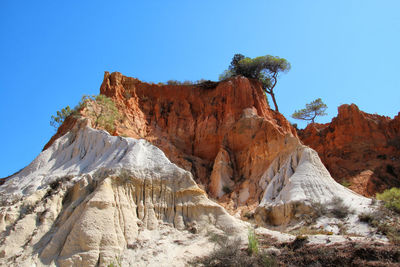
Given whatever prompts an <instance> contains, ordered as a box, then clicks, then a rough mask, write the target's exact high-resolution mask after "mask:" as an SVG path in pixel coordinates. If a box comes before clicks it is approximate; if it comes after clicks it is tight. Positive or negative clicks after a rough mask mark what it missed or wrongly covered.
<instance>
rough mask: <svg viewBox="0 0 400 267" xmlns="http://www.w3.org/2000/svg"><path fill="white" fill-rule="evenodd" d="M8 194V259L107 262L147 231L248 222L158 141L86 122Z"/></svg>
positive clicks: (3, 250) (4, 216) (2, 190)
mask: <svg viewBox="0 0 400 267" xmlns="http://www.w3.org/2000/svg"><path fill="white" fill-rule="evenodd" d="M0 194H1V196H2V206H1V207H0V227H1V229H2V230H3V231H2V233H1V237H0V264H2V265H10V264H17V265H21V266H32V265H34V264H36V265H37V266H42V265H55V264H56V265H58V266H98V265H99V266H107V265H108V264H109V263H110V262H113V261H114V260H115V256H116V255H117V256H118V255H124V253H125V252H126V251H127V250H129V249H130V248H132V249H134V248H135V247H137V242H138V237H139V236H140V233H141V232H143V231H149V233H152V232H153V233H157V231H158V230H159V229H160V227H162V228H163V229H165V227H171V229H177V230H184V229H187V230H189V231H191V232H199V231H202V229H204V228H205V227H207V228H210V227H211V228H212V227H214V229H219V230H224V231H226V232H229V233H232V234H233V233H238V232H241V230H243V228H244V229H245V227H246V226H245V225H244V223H242V222H240V221H238V220H237V219H234V218H233V217H231V216H230V215H229V214H228V213H227V212H226V211H225V210H224V209H223V208H222V207H221V206H219V205H218V204H216V203H214V202H212V201H210V200H209V199H208V198H207V196H206V194H205V192H204V191H203V190H201V189H200V188H199V187H198V186H197V185H196V183H195V182H194V180H193V178H192V175H191V173H190V172H187V171H185V170H183V169H181V168H179V167H177V166H176V165H174V164H173V163H171V162H170V161H169V160H168V159H167V158H166V156H165V155H164V153H163V152H162V151H161V150H160V149H158V148H157V147H155V146H153V145H151V144H150V143H148V142H146V141H145V140H135V139H132V138H123V137H114V136H110V135H109V134H108V133H106V132H104V131H99V130H94V129H92V128H90V127H88V126H87V125H86V122H85V121H80V122H78V123H77V125H76V126H75V127H74V129H73V130H72V131H70V132H68V133H67V134H66V135H64V136H63V137H61V138H59V139H58V140H56V141H55V142H54V143H53V144H52V146H51V147H49V148H48V149H47V150H45V151H43V152H42V153H40V155H39V156H38V157H37V158H36V159H35V160H34V161H33V162H32V163H31V164H30V165H29V166H27V167H26V168H25V169H23V170H22V171H21V172H19V173H17V174H16V175H14V176H13V177H11V178H10V179H9V180H8V181H6V183H5V184H4V185H3V186H1V187H0ZM242 232H245V231H242ZM159 235H160V234H155V236H159ZM152 242H155V241H154V240H152ZM171 242H172V241H171ZM203 242H204V241H203ZM193 247H196V246H193ZM205 247H207V246H205ZM125 254H126V255H129V254H132V253H125ZM133 254H135V253H133ZM136 254H137V253H136ZM196 254H197V255H198V254H199V253H196ZM200 254H201V253H200Z"/></svg>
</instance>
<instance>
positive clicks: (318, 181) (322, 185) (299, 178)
mask: <svg viewBox="0 0 400 267" xmlns="http://www.w3.org/2000/svg"><path fill="white" fill-rule="evenodd" d="M260 186H261V187H262V188H263V189H264V196H263V199H262V201H261V202H260V205H259V207H258V208H257V211H256V219H257V221H258V222H259V223H260V224H262V223H263V222H268V223H269V224H273V225H281V224H284V223H288V222H290V220H293V219H298V220H299V219H302V216H304V215H306V214H308V213H310V212H312V210H311V207H312V204H314V203H319V204H322V205H327V203H329V202H331V201H332V200H333V199H335V198H339V199H341V200H342V201H344V202H345V203H347V204H346V205H347V206H348V207H349V208H351V209H353V210H354V211H356V212H357V213H361V212H365V211H368V205H369V204H370V203H371V201H370V200H369V199H367V198H365V197H362V196H360V195H358V194H356V193H354V192H353V191H351V190H349V189H347V188H345V187H344V186H342V185H340V184H338V183H337V182H335V180H333V178H332V177H331V176H330V174H329V172H328V171H327V170H326V168H325V166H324V165H323V164H322V162H321V160H320V159H319V157H318V154H317V152H315V151H314V150H313V149H311V148H309V147H306V146H299V147H297V148H296V150H295V151H293V152H292V153H291V154H289V155H285V156H284V157H282V156H281V157H277V158H276V159H275V160H274V162H273V163H272V164H271V165H270V167H269V169H268V170H267V172H266V173H265V174H264V175H263V177H262V178H261V180H260Z"/></svg>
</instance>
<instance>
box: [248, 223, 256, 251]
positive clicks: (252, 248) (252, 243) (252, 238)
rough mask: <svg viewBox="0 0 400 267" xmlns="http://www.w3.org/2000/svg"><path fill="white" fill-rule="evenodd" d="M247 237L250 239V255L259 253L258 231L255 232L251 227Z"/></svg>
mask: <svg viewBox="0 0 400 267" xmlns="http://www.w3.org/2000/svg"><path fill="white" fill-rule="evenodd" d="M247 238H248V241H249V245H248V247H247V252H248V253H249V255H254V254H258V239H257V236H256V233H255V232H254V229H249V233H248V236H247Z"/></svg>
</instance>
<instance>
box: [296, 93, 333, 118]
mask: <svg viewBox="0 0 400 267" xmlns="http://www.w3.org/2000/svg"><path fill="white" fill-rule="evenodd" d="M327 108H328V106H327V105H325V104H324V102H322V100H321V98H317V99H315V100H314V101H312V102H311V103H309V104H306V108H303V109H300V110H296V111H295V112H294V113H293V114H292V118H294V119H298V120H307V121H311V123H314V121H315V118H316V117H317V116H325V115H327V114H326V113H325V111H326V109H327Z"/></svg>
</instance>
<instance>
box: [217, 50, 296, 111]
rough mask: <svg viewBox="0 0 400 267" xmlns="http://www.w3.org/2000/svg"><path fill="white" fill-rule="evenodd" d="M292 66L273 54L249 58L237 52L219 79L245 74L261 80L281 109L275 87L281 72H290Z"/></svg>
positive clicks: (276, 107) (275, 104)
mask: <svg viewBox="0 0 400 267" xmlns="http://www.w3.org/2000/svg"><path fill="white" fill-rule="evenodd" d="M290 67H291V66H290V63H289V62H288V61H287V60H286V59H284V58H279V57H275V56H271V55H266V56H261V57H256V58H249V57H245V56H244V55H242V54H235V55H234V56H233V58H232V61H231V64H230V66H229V69H228V70H225V71H224V72H223V73H222V74H221V75H220V76H219V79H220V80H224V79H227V78H229V77H232V76H236V75H243V76H245V77H247V78H252V79H257V80H259V81H260V82H261V83H262V85H263V89H264V91H265V93H267V94H269V95H271V98H272V101H273V102H274V106H275V110H276V111H279V109H278V104H277V103H276V99H275V94H274V88H275V86H276V83H277V81H278V75H279V73H281V72H283V73H285V72H288V71H289V70H290Z"/></svg>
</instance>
